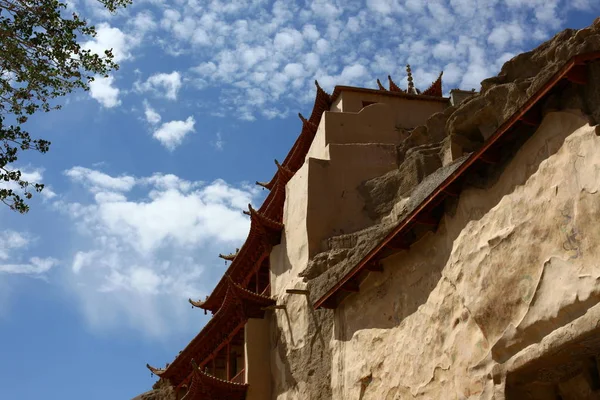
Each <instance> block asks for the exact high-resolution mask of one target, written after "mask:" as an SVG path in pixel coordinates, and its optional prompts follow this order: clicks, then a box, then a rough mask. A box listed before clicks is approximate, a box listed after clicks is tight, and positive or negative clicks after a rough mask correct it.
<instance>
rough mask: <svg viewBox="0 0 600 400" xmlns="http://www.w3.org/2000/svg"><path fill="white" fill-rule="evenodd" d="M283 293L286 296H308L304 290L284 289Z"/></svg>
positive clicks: (307, 292)
mask: <svg viewBox="0 0 600 400" xmlns="http://www.w3.org/2000/svg"><path fill="white" fill-rule="evenodd" d="M285 292H286V293H287V294H303V295H305V296H308V295H309V294H310V292H309V291H308V290H306V289H285Z"/></svg>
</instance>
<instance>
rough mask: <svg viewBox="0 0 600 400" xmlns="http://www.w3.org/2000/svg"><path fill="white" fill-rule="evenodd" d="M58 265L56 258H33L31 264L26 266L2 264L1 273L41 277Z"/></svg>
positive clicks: (0, 266)
mask: <svg viewBox="0 0 600 400" xmlns="http://www.w3.org/2000/svg"><path fill="white" fill-rule="evenodd" d="M57 263H58V261H57V260H55V259H54V258H39V257H31V258H30V259H29V262H28V263H24V264H0V273H6V274H21V275H40V274H43V273H45V272H48V271H49V270H50V269H51V268H52V267H54V266H55V265H56V264H57Z"/></svg>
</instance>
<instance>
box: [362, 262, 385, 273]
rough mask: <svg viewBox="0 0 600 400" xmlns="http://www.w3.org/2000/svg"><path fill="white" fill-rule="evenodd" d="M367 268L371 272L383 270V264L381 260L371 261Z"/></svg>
mask: <svg viewBox="0 0 600 400" xmlns="http://www.w3.org/2000/svg"><path fill="white" fill-rule="evenodd" d="M365 268H366V269H367V270H368V271H371V272H383V265H381V262H379V261H371V262H370V263H368V264H367V265H366V266H365Z"/></svg>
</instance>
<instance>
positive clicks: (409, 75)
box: [406, 64, 419, 94]
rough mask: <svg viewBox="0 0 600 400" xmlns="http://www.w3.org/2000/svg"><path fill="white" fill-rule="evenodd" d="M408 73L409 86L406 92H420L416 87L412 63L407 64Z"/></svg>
mask: <svg viewBox="0 0 600 400" xmlns="http://www.w3.org/2000/svg"><path fill="white" fill-rule="evenodd" d="M406 73H407V74H408V78H406V79H407V80H408V88H407V90H406V92H407V93H408V94H419V93H418V92H417V89H415V84H414V82H413V77H412V71H411V69H410V64H406Z"/></svg>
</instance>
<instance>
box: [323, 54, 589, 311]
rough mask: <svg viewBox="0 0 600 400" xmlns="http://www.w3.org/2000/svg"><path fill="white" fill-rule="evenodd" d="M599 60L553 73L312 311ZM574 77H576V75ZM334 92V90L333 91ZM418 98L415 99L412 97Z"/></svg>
mask: <svg viewBox="0 0 600 400" xmlns="http://www.w3.org/2000/svg"><path fill="white" fill-rule="evenodd" d="M598 59H600V52H592V53H586V54H580V55H577V56H574V57H573V58H571V59H570V60H569V61H567V62H566V63H565V65H564V66H563V67H562V68H561V69H560V70H559V71H558V72H557V73H555V74H554V75H553V76H552V78H550V79H549V80H548V82H546V84H544V86H543V87H542V88H540V89H539V90H538V91H537V92H536V93H535V94H534V95H532V96H531V97H530V98H529V100H527V101H526V102H525V104H524V105H523V106H522V107H521V108H520V109H519V110H518V111H517V112H515V113H514V114H513V115H512V116H511V117H510V118H509V119H508V120H507V121H506V122H504V123H503V124H502V125H501V126H500V127H499V128H498V129H496V131H495V132H494V133H493V134H492V135H491V136H490V137H489V138H488V140H487V141H486V142H484V143H483V145H482V146H481V148H479V149H478V150H477V151H475V152H473V153H472V154H471V156H469V158H468V159H467V160H465V162H464V163H463V164H462V165H461V166H460V167H458V168H457V170H456V171H454V172H453V173H452V174H451V175H450V176H449V177H448V178H446V180H445V181H444V182H443V183H442V184H441V185H439V186H438V187H437V188H436V189H435V190H434V192H433V193H432V194H431V195H429V196H428V197H427V198H425V200H423V202H421V204H420V205H419V206H418V207H417V208H416V209H415V210H414V211H413V212H412V213H410V214H409V215H408V216H407V217H406V218H405V219H404V220H403V221H402V222H401V223H400V224H399V225H398V226H397V227H396V228H395V229H394V230H393V231H392V232H390V233H389V234H388V235H387V236H386V237H385V239H383V241H382V242H380V243H379V244H378V245H377V246H376V247H375V248H374V249H373V250H371V251H370V252H369V253H368V254H367V255H366V256H365V257H364V258H363V259H362V260H361V261H360V262H359V263H358V264H357V265H356V266H355V267H354V268H352V269H351V270H350V272H349V273H347V274H346V275H345V276H344V277H343V278H342V279H341V280H340V281H338V282H337V283H336V284H335V285H334V286H333V287H332V288H331V289H329V290H328V291H327V293H325V295H323V296H322V297H321V298H320V299H318V300H317V301H316V302H315V304H314V308H315V309H319V308H321V307H323V308H332V306H331V304H332V302H333V303H335V299H334V295H335V294H336V293H337V292H338V291H340V290H342V289H343V287H344V285H346V283H348V282H349V281H350V280H351V279H352V278H354V277H356V276H357V275H358V273H359V272H361V271H362V270H363V269H365V268H366V266H367V265H368V264H369V263H371V262H372V261H374V260H375V259H376V256H377V255H378V254H379V253H380V252H381V251H382V250H383V248H384V247H385V246H386V245H387V244H388V243H389V242H390V241H391V240H392V239H393V238H394V237H396V236H397V235H398V234H400V233H402V232H404V231H406V230H407V228H410V226H411V225H412V224H413V223H414V222H415V221H416V219H417V217H418V215H419V214H420V213H421V212H422V211H423V210H425V209H426V208H427V207H428V206H431V205H432V204H435V203H436V202H439V201H441V200H443V197H442V196H446V194H445V192H446V193H447V192H448V191H450V185H452V184H453V183H454V182H455V181H456V180H457V179H458V178H459V177H460V176H462V175H463V174H464V173H465V172H466V171H467V169H468V168H469V167H470V166H471V165H472V164H473V163H475V162H476V161H477V160H479V159H482V158H485V153H486V151H488V149H490V147H491V146H492V145H493V144H494V143H496V142H497V141H498V139H499V138H500V137H502V136H503V135H504V134H505V133H506V132H507V131H509V130H510V129H511V128H512V127H513V126H514V125H515V124H516V123H517V122H518V121H519V120H526V121H527V120H528V118H527V117H526V114H527V113H528V112H529V111H531V110H532V108H533V107H534V106H535V105H536V104H537V103H538V102H539V101H540V100H541V99H542V98H543V97H544V96H545V95H546V94H547V93H548V92H549V91H550V90H551V89H552V88H553V87H554V86H556V84H558V83H559V82H560V81H561V80H562V79H569V80H571V81H574V78H573V76H575V75H574V74H572V70H574V69H575V68H577V67H578V66H581V65H582V64H585V63H587V62H589V61H593V60H598ZM576 76H579V74H577V75H576ZM336 89H337V87H336ZM374 91H375V92H379V91H378V90H374ZM414 97H418V96H414Z"/></svg>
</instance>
